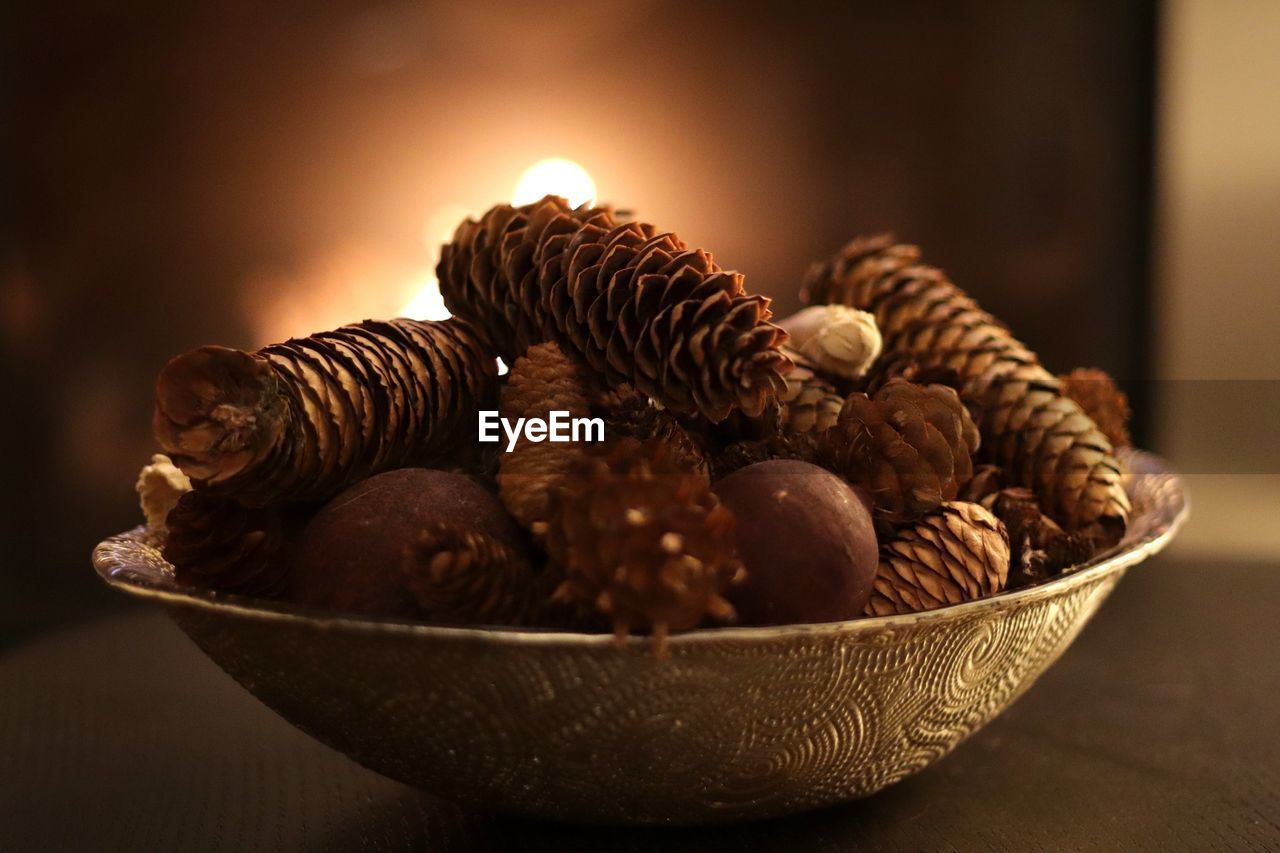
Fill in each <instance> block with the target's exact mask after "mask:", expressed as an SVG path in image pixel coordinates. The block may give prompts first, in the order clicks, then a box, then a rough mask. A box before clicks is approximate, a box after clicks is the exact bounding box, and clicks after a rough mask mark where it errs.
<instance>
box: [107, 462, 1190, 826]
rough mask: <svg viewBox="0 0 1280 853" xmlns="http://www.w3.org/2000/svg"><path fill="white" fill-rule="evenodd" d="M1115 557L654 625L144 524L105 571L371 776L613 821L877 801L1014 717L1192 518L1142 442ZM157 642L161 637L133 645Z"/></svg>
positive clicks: (497, 806) (116, 543)
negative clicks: (187, 565) (941, 589)
mask: <svg viewBox="0 0 1280 853" xmlns="http://www.w3.org/2000/svg"><path fill="white" fill-rule="evenodd" d="M1129 462H1130V467H1131V469H1132V471H1133V476H1132V477H1131V478H1130V480H1129V489H1130V493H1131V496H1132V498H1133V501H1134V507H1135V512H1134V518H1133V519H1132V521H1131V525H1130V530H1129V531H1128V534H1127V535H1126V537H1125V540H1124V542H1122V543H1121V545H1120V546H1119V548H1118V549H1116V550H1115V551H1113V552H1111V553H1110V554H1108V555H1105V556H1104V557H1102V558H1100V559H1098V560H1096V561H1094V562H1093V563H1091V564H1089V565H1087V566H1084V567H1081V568H1079V569H1077V570H1075V571H1073V572H1071V573H1070V574H1068V575H1065V576H1063V577H1060V578H1057V579H1055V580H1053V581H1051V582H1048V583H1045V584H1043V585H1040V586H1037V587H1030V588H1025V589H1020V590H1017V591H1014V592H1010V593H1005V594H1002V595H998V596H994V597H992V598H988V599H984V600H981V601H975V602H970V603H967V604H961V605H956V606H952V607H945V608H942V609H939V610H933V611H929V612H926V613H920V614H915V615H909V616H886V617H876V618H869V619H858V620H854V621H850V622H838V623H828V624H817V625H791V626H785V627H772V628H721V629H707V630H698V631H692V632H689V633H685V634H679V635H676V636H673V637H672V638H671V641H670V650H671V656H670V659H668V660H656V659H655V658H654V657H653V655H652V654H651V653H650V651H649V648H648V646H647V644H646V642H645V641H643V640H639V639H632V640H631V641H629V642H627V643H626V644H625V646H622V647H619V646H618V645H616V644H615V642H614V641H613V639H612V638H611V637H609V636H602V635H589V634H566V633H545V632H542V633H540V632H534V631H519V630H510V629H476V628H447V627H438V626H432V625H423V624H409V623H404V622H395V621H381V620H376V619H369V618H357V617H351V616H341V615H336V614H332V613H320V612H316V611H310V610H305V609H303V608H299V607H294V606H291V605H288V604H281V603H274V602H266V601H256V600H251V599H244V598H239V597H236V596H230V595H219V594H216V593H211V592H204V591H196V590H190V589H185V588H181V587H177V586H175V585H174V584H173V581H172V577H173V569H172V567H171V566H170V565H169V564H168V563H166V562H165V561H164V559H163V558H162V557H161V556H160V553H159V552H158V551H157V550H156V548H155V547H154V546H153V545H151V544H148V542H147V533H146V530H145V529H143V528H139V529H137V530H134V531H131V532H129V533H125V534H123V535H121V536H115V537H112V538H111V539H108V540H107V541H105V542H103V543H101V544H100V545H99V546H98V547H97V549H96V550H95V551H94V555H93V562H94V566H95V568H96V569H97V571H98V573H99V575H101V577H102V578H103V580H105V581H106V582H107V583H108V584H110V585H111V586H113V587H115V588H117V589H119V590H121V591H123V592H126V593H128V594H130V595H134V596H138V597H140V598H146V599H151V600H154V601H156V602H158V603H160V604H162V605H164V606H165V607H166V608H167V609H168V611H169V613H170V615H171V616H172V617H173V620H174V621H175V622H177V624H178V625H179V627H181V628H182V630H183V631H185V632H186V633H187V634H188V635H189V636H190V637H191V638H192V639H193V640H194V641H195V642H196V644H197V645H199V646H200V648H201V649H203V650H204V651H205V653H206V654H208V655H209V657H211V658H212V659H213V660H214V661H215V662H216V663H217V664H218V665H219V666H221V667H222V668H223V669H224V670H226V671H227V672H228V673H230V674H231V676H232V677H233V678H235V679H236V680H237V681H238V682H240V684H242V685H243V686H244V687H245V688H246V689H247V690H248V691H249V692H251V693H252V694H253V695H255V696H257V697H258V698H259V699H260V700H262V701H263V702H264V703H266V705H267V706H268V707H270V708H272V709H274V710H275V711H276V712H277V713H279V714H280V715H281V716H282V717H284V718H285V719H286V720H288V721H290V722H291V723H293V724H294V725H296V726H298V727H299V728H300V729H302V730H303V731H305V732H307V733H308V734H310V735H312V736H313V737H315V738H316V739H318V740H320V741H321V742H323V743H326V744H328V745H329V746H331V747H333V748H334V749H337V750H339V751H340V752H343V753H345V754H346V755H348V756H350V757H351V758H353V759H355V760H356V761H358V762H360V763H361V764H363V765H365V766H366V767H369V768H371V769H373V770H376V771H378V772H379V773H383V774H385V775H387V776H390V777H392V778H394V779H399V780H402V781H404V782H407V783H409V784H412V785H415V786H418V787H421V788H424V789H426V790H428V791H432V792H434V793H437V794H439V795H441V796H444V797H449V798H452V799H459V800H464V801H469V802H472V803H477V804H480V805H482V806H484V807H488V808H491V809H493V810H495V811H499V812H504V813H510V814H520V815H526V816H532V817H538V818H549V819H556V820H567V821H578V822H589V823H612V824H659V823H673V824H694V823H712V822H722V821H732V820H743V819H751V818H763V817H770V816H775V815H784V814H789V813H793V812H799V811H804V810H807V809H814V808H819V807H822V806H827V805H831V804H834V803H839V802H843V801H846V800H850V799H853V798H856V797H862V796H866V795H868V794H871V793H873V792H875V791H878V790H880V789H882V788H884V787H885V786H887V785H891V784H893V783H894V782H897V781H898V780H900V779H903V778H904V777H906V776H909V775H911V774H912V773H915V772H917V771H919V770H920V769H922V768H924V767H927V766H928V765H929V764H932V763H933V762H934V761H937V760H938V759H939V758H941V757H942V756H943V755H946V754H947V753H948V752H949V751H951V749H952V748H954V747H955V746H956V744H958V743H959V742H960V741H961V740H963V739H964V738H965V737H967V736H968V735H970V734H972V733H973V732H974V731H976V730H977V729H978V728H980V727H981V726H982V725H983V724H985V723H986V722H987V721H988V720H990V719H992V718H993V717H994V716H995V715H996V714H998V713H1000V712H1001V711H1002V710H1004V708H1006V707H1007V706H1008V705H1009V704H1010V703H1011V702H1013V701H1014V699H1016V698H1017V697H1018V696H1019V695H1021V693H1022V692H1023V691H1024V690H1026V689H1027V688H1028V687H1030V686H1031V684H1032V683H1033V682H1034V681H1035V680H1036V678H1037V677H1038V676H1039V675H1040V673H1041V672H1043V671H1044V670H1045V668H1046V667H1048V666H1049V664H1051V663H1053V661H1054V660H1056V659H1057V657H1058V656H1059V655H1060V654H1062V652H1063V650H1064V649H1066V647H1067V646H1068V645H1070V643H1071V641H1072V640H1073V639H1075V637H1076V635H1077V634H1078V633H1079V631H1080V629H1081V628H1082V627H1084V624H1085V623H1086V622H1087V621H1088V620H1089V617H1090V616H1092V615H1093V613H1094V611H1096V610H1097V609H1098V606H1099V605H1100V604H1102V602H1103V600H1104V599H1105V598H1106V597H1107V595H1108V593H1110V592H1111V589H1112V588H1113V587H1114V586H1115V585H1116V582H1117V581H1119V580H1120V577H1121V576H1122V575H1123V574H1124V572H1125V570H1126V569H1128V568H1129V567H1130V566H1132V565H1134V564H1135V563H1138V562H1141V561H1142V560H1144V559H1146V558H1147V557H1149V556H1151V555H1152V554H1154V553H1156V552H1157V551H1159V550H1160V549H1161V548H1163V547H1164V545H1165V544H1166V543H1168V541H1169V540H1170V538H1171V537H1172V536H1173V534H1174V533H1175V532H1176V530H1177V528H1178V527H1179V525H1180V524H1181V523H1182V521H1183V520H1184V519H1185V517H1186V515H1187V503H1186V498H1185V495H1184V490H1183V486H1182V483H1181V481H1180V480H1179V479H1178V477H1177V476H1176V475H1174V474H1172V473H1170V472H1169V471H1168V469H1167V468H1166V467H1165V465H1164V463H1163V462H1162V461H1161V460H1159V459H1158V458H1156V457H1154V456H1151V455H1149V454H1145V453H1135V454H1133V455H1132V456H1131V457H1130V459H1129ZM139 653H140V654H144V653H145V650H141V649H140V650H139Z"/></svg>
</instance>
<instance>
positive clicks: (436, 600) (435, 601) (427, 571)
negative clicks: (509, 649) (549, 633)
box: [404, 521, 559, 625]
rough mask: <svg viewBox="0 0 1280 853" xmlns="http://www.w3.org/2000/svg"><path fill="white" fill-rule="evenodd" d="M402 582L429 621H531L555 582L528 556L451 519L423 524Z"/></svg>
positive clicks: (408, 552)
mask: <svg viewBox="0 0 1280 853" xmlns="http://www.w3.org/2000/svg"><path fill="white" fill-rule="evenodd" d="M404 580H405V585H406V586H408V588H409V590H410V591H411V592H412V593H413V596H414V598H415V599H416V600H417V602H418V605H419V606H420V607H421V608H422V609H423V612H424V615H425V616H426V617H427V618H428V619H430V620H431V621H433V622H439V623H444V624H460V625H534V624H538V622H539V616H540V614H541V611H542V609H543V607H544V605H545V603H546V602H547V600H548V599H549V598H550V596H551V593H552V592H553V591H554V589H555V587H556V586H557V585H558V583H559V580H558V579H557V578H556V577H555V576H554V575H553V574H552V573H550V572H546V571H541V570H538V569H535V567H534V565H533V564H532V563H531V562H530V560H529V556H528V555H527V554H525V553H521V552H520V551H518V550H516V549H515V548H513V547H511V546H510V545H508V544H506V543H504V542H501V541H499V540H498V539H496V538H494V537H492V536H489V535H487V534H485V533H481V532H479V531H476V530H470V529H468V528H465V527H463V526H462V525H460V524H457V523H455V522H448V521H437V522H434V523H432V524H429V525H428V526H427V527H426V528H424V529H423V530H422V531H421V532H419V534H418V535H417V537H416V538H415V539H414V540H413V541H412V542H411V543H410V544H409V545H408V546H407V547H406V549H405V562H404Z"/></svg>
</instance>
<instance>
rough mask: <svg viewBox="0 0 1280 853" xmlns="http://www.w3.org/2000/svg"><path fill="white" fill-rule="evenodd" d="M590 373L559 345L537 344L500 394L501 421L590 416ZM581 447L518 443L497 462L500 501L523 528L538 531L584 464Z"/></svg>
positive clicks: (520, 361) (513, 370) (515, 367)
mask: <svg viewBox="0 0 1280 853" xmlns="http://www.w3.org/2000/svg"><path fill="white" fill-rule="evenodd" d="M590 380H591V374H590V372H589V371H588V370H587V369H586V367H585V366H584V365H582V364H581V363H580V362H579V361H577V360H576V359H574V358H571V357H569V356H568V355H566V354H565V353H564V352H563V351H562V350H561V349H560V347H559V345H557V344H555V343H545V344H538V345H537V346H533V347H530V348H529V351H528V352H527V353H525V354H524V355H522V356H520V357H519V358H517V359H516V361H515V364H513V365H512V367H511V374H510V376H508V377H507V384H506V387H504V388H503V389H502V407H501V413H502V417H504V418H507V419H509V420H511V421H513V422H514V420H515V419H516V418H528V417H537V418H546V417H547V416H548V414H549V413H550V412H552V411H567V412H568V413H569V417H571V418H578V417H586V416H587V415H588V414H590V411H591V393H592V392H591V385H590ZM584 452H585V449H584V446H583V445H582V444H579V443H564V442H551V441H543V442H537V443H535V442H530V441H525V440H523V439H521V440H519V441H517V442H516V446H515V447H514V448H513V449H512V450H511V452H510V453H503V454H502V455H501V456H500V457H499V461H498V496H499V497H500V498H501V499H502V503H503V505H504V506H506V508H507V512H509V513H511V514H512V515H513V516H515V519H516V520H517V521H519V522H520V523H521V524H522V525H524V526H525V528H527V529H529V530H535V531H537V530H540V529H541V526H542V525H544V524H545V523H546V521H547V519H548V518H549V517H550V514H551V500H552V497H553V495H554V493H555V491H556V489H557V488H558V487H559V484H560V481H561V480H562V479H563V478H564V476H565V475H566V474H567V473H568V472H569V471H571V470H573V469H574V467H575V466H576V465H577V464H578V463H579V462H580V460H581V458H582V455H583V453H584Z"/></svg>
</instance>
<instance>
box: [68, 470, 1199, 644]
mask: <svg viewBox="0 0 1280 853" xmlns="http://www.w3.org/2000/svg"><path fill="white" fill-rule="evenodd" d="M1125 461H1126V462H1127V463H1128V465H1129V468H1130V471H1131V476H1132V477H1135V478H1136V477H1140V476H1154V477H1159V478H1162V479H1164V480H1165V481H1167V482H1168V483H1169V486H1168V487H1167V488H1165V489H1162V490H1160V492H1159V497H1160V498H1161V499H1160V500H1157V501H1156V502H1154V504H1153V505H1151V506H1146V507H1143V508H1142V509H1143V514H1142V515H1139V516H1136V517H1135V518H1144V517H1146V516H1152V517H1154V519H1155V521H1156V523H1155V524H1153V525H1150V526H1149V529H1148V530H1146V532H1145V533H1144V534H1143V535H1141V536H1138V537H1137V538H1136V539H1134V540H1132V541H1130V542H1125V543H1122V544H1121V546H1118V547H1117V548H1116V549H1112V550H1110V551H1108V552H1104V553H1102V554H1100V555H1098V556H1095V557H1094V559H1092V560H1090V561H1089V562H1088V563H1084V564H1082V565H1081V566H1078V567H1075V568H1073V569H1071V570H1069V571H1068V572H1066V573H1064V574H1062V575H1059V576H1058V577H1055V578H1053V579H1051V580H1048V581H1045V582H1044V583H1040V584H1035V585H1032V586H1026V587H1020V588H1018V589H1015V590H1009V591H1006V592H1001V593H998V594H997V595H993V596H990V597H987V598H980V599H976V600H974V601H966V602H962V603H960V604H951V605H947V606H945V607H938V608H935V609H933V610H925V611H922V612H919V613H903V614H890V615H885V616H862V617H857V618H854V619H848V620H844V621H840V622H806V623H794V624H787V625H763V626H735V625H728V626H722V627H708V628H695V629H693V630H690V631H683V632H680V633H677V634H672V635H670V636H669V637H668V639H667V646H668V648H669V649H671V650H672V651H675V650H678V649H680V648H683V647H689V646H696V645H700V644H703V643H708V642H715V643H718V642H725V641H737V642H741V641H748V640H749V641H760V640H769V639H782V638H792V637H800V636H806V635H817V634H820V635H828V634H879V633H891V632H893V631H894V630H898V629H903V628H909V627H914V626H919V625H922V624H926V623H931V622H945V621H951V620H953V619H957V618H962V617H964V616H966V615H968V614H971V613H976V612H982V611H989V612H998V611H1003V610H1009V609H1014V608H1018V607H1023V606H1026V605H1028V604H1031V603H1033V602H1037V601H1042V600H1045V599H1050V598H1055V597H1057V596H1059V595H1062V594H1063V593H1066V592H1068V591H1070V590H1072V589H1075V588H1077V587H1080V586H1083V585H1086V584H1089V583H1091V582H1093V581H1095V580H1098V579H1100V578H1102V577H1104V576H1106V575H1109V574H1112V573H1117V572H1120V571H1123V570H1124V569H1127V568H1129V567H1130V566H1133V565H1135V564H1137V563H1140V562H1142V561H1143V560H1145V559H1147V558H1148V557H1150V556H1152V555H1154V554H1157V553H1159V552H1160V551H1162V550H1163V549H1164V548H1165V546H1166V545H1168V544H1169V542H1170V541H1171V540H1172V539H1173V537H1174V536H1175V535H1177V532H1178V530H1179V529H1181V527H1182V525H1183V524H1184V523H1185V522H1186V520H1187V517H1188V515H1189V514H1190V510H1191V504H1190V500H1189V499H1188V496H1187V491H1186V486H1185V483H1184V481H1183V480H1182V478H1181V477H1180V476H1178V475H1177V474H1176V473H1174V472H1173V471H1172V469H1170V468H1169V466H1168V464H1167V463H1166V462H1165V461H1164V460H1163V459H1161V458H1160V457H1159V456H1156V455H1155V454H1152V453H1148V452H1146V451H1138V450H1134V451H1129V452H1128V453H1127V454H1126V455H1125ZM1153 491H1154V490H1153ZM1132 526H1133V525H1132V523H1131V527H1132ZM149 538H150V534H149V529H148V528H147V527H146V525H141V526H138V527H135V528H133V529H132V530H128V531H125V532H123V533H120V534H117V535H115V536H110V537H108V538H107V539H105V540H103V541H102V542H99V543H98V544H97V546H96V547H95V548H94V550H93V567H94V570H95V572H96V573H97V575H98V577H99V578H101V579H102V580H103V581H104V582H105V583H106V584H107V585H108V586H110V587H112V588H114V589H117V590H119V591H121V592H123V593H125V594H127V595H130V596H132V597H135V598H140V599H145V600H150V601H155V602H158V603H160V604H163V605H165V606H167V607H170V608H173V607H176V608H182V609H193V610H201V611H206V612H212V613H217V614H221V615H225V616H230V617H235V618H249V619H254V620H258V621H267V622H282V623H291V624H302V625H307V626H310V627H313V628H325V629H335V628H340V629H343V630H349V631H354V632H358V633H377V634H398V635H406V636H414V637H420V638H425V637H433V638H438V639H449V640H466V641H473V642H480V643H489V644H498V645H521V646H552V645H554V646H563V645H565V644H572V645H577V646H599V645H608V646H616V645H617V644H618V640H617V639H616V638H615V637H614V636H613V635H612V634H607V633H583V632H573V631H557V630H548V629H538V628H513V627H508V626H454V625H431V624H428V623H425V622H414V621H410V620H405V619H398V618H394V617H378V616H364V615H353V614H344V613H337V612H334V611H328V610H321V609H318V608H313V607H307V606H304V605H299V604H293V603H290V602H283V601H267V600H263V599H255V598H250V597H247V596H241V595H236V594H233V593H225V592H216V591H213V590H205V589H196V588H185V587H178V586H176V585H175V584H173V583H172V580H171V579H166V578H165V577H157V573H158V572H161V571H164V570H163V569H157V568H156V567H157V565H159V566H163V567H167V571H168V573H169V575H170V577H171V573H172V567H171V566H169V564H168V563H166V562H164V560H163V558H162V557H161V556H160V554H159V551H158V549H157V548H156V547H155V545H154V544H151V543H150V542H149V541H148V540H149ZM624 642H625V643H626V644H627V645H636V646H644V647H647V646H648V643H649V637H647V636H631V637H628V638H626V640H625V641H624Z"/></svg>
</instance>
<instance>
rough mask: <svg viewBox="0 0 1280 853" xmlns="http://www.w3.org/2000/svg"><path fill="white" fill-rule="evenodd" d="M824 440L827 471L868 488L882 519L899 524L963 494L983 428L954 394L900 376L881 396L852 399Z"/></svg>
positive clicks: (821, 445) (943, 387) (861, 396)
mask: <svg viewBox="0 0 1280 853" xmlns="http://www.w3.org/2000/svg"><path fill="white" fill-rule="evenodd" d="M818 441H819V449H820V452H821V453H822V455H823V457H824V459H825V460H826V462H827V464H828V466H829V467H830V468H831V469H832V470H833V471H836V472H837V473H839V474H841V475H842V476H843V477H844V478H845V479H846V480H848V481H849V482H850V483H853V484H854V485H857V486H862V487H863V488H865V489H866V490H867V492H868V493H869V494H870V495H871V499H872V502H873V503H874V505H875V511H876V516H877V519H878V521H879V522H881V524H882V525H889V526H892V525H897V524H901V523H902V522H904V521H909V520H911V519H913V518H915V517H917V516H919V515H922V514H923V513H926V512H929V511H930V510H933V509H934V508H936V507H937V506H938V505H939V504H941V503H942V502H944V501H949V500H952V499H954V498H955V497H956V495H958V494H959V493H960V488H961V487H962V486H963V485H964V484H965V483H966V482H968V480H969V478H970V477H971V476H973V460H972V455H973V453H974V452H975V451H976V450H977V449H978V430H977V427H975V426H974V423H973V420H972V419H971V418H970V417H969V413H968V412H967V411H966V410H965V407H964V405H963V404H962V403H961V402H960V397H959V396H958V395H957V394H956V392H955V391H954V390H953V389H951V388H948V387H946V386H944V385H915V384H913V383H910V382H907V381H905V380H902V379H895V380H892V381H890V382H889V383H887V384H886V385H885V386H884V387H882V388H881V389H880V390H879V391H877V392H876V394H875V396H874V397H868V396H867V395H866V394H860V393H859V394H850V395H849V399H848V400H847V401H845V405H844V409H842V410H841V412H840V419H839V421H838V422H837V423H836V425H835V426H834V427H832V428H831V429H829V430H827V431H826V432H825V433H823V434H822V436H821V437H820V438H819V439H818Z"/></svg>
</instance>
